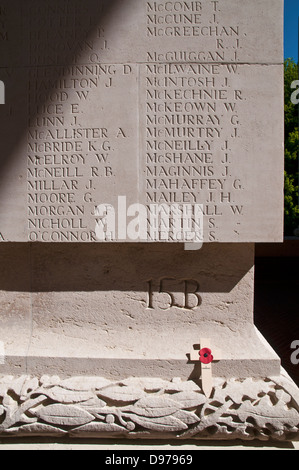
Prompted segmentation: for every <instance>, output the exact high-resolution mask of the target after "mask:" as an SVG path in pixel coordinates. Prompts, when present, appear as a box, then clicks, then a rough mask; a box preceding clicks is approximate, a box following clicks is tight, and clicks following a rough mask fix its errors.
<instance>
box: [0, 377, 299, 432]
mask: <svg viewBox="0 0 299 470" xmlns="http://www.w3.org/2000/svg"><path fill="white" fill-rule="evenodd" d="M214 380H215V387H214V389H213V392H212V395H211V397H210V398H207V397H205V395H204V394H203V393H202V390H201V388H200V386H199V385H198V384H197V383H195V382H193V381H181V380H180V379H179V378H176V379H173V380H171V381H168V380H163V379H159V378H128V379H125V380H121V381H110V380H107V379H105V378H102V377H73V378H69V379H60V378H59V377H49V376H43V377H41V378H37V377H31V376H22V377H12V376H5V377H4V376H2V377H0V436H1V437H20V436H22V437H24V436H26V437H28V436H40V437H45V436H50V437H54V436H55V437H57V436H58V437H59V436H61V437H67V438H70V437H71V438H120V437H123V438H129V439H138V438H142V439H147V438H148V439H153V438H154V439H157V438H158V439H179V440H182V439H209V440H211V439H238V438H239V439H242V440H252V439H260V440H270V439H272V440H273V439H274V440H286V441H296V440H299V391H298V388H297V387H296V385H295V384H294V383H293V382H292V380H291V379H290V378H289V377H288V375H287V374H286V373H285V372H284V371H283V370H282V372H281V376H279V377H270V378H265V379H252V378H247V379H229V380H225V379H219V378H217V379H214Z"/></svg>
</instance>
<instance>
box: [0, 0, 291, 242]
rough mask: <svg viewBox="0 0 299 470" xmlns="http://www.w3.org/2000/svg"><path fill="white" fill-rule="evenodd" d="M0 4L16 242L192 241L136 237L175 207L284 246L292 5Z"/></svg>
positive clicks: (3, 223)
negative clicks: (109, 217)
mask: <svg viewBox="0 0 299 470" xmlns="http://www.w3.org/2000/svg"><path fill="white" fill-rule="evenodd" d="M1 4H2V7H1V19H2V23H3V26H2V30H1V31H2V33H1V34H2V35H1V44H0V47H1V63H0V65H1V74H2V76H1V78H2V79H3V81H4V83H5V84H6V96H7V105H6V106H5V107H3V108H2V109H1V118H2V119H1V122H2V125H1V141H2V142H3V144H2V152H1V161H2V182H1V208H0V232H1V239H2V240H4V241H18V242H20V241H22V242H27V241H29V242H95V241H111V240H112V241H124V240H126V241H164V240H165V239H166V240H167V241H174V242H176V241H180V238H178V237H176V236H175V234H173V233H169V234H168V235H169V236H165V235H164V236H163V229H161V230H160V231H159V230H157V231H154V230H153V231H152V232H151V231H150V230H149V227H148V226H146V224H145V226H144V225H143V227H142V228H144V230H141V229H140V230H139V231H138V230H137V229H136V227H135V226H136V225H137V222H136V217H137V216H138V215H140V218H142V216H143V213H141V214H140V212H141V211H142V209H143V208H144V210H145V211H149V210H150V207H152V206H156V207H158V209H159V207H160V208H161V207H163V205H164V206H167V207H171V206H173V205H176V206H182V205H185V206H187V205H189V206H190V207H193V208H194V206H199V211H200V214H202V216H203V220H202V227H203V233H202V239H203V241H204V242H261V241H270V240H271V241H279V240H281V237H282V204H283V191H282V185H283V160H282V157H281V156H282V142H283V126H282V121H283V116H282V113H281V109H282V92H283V87H282V80H283V71H282V70H283V68H282V60H281V57H282V43H281V37H282V20H281V2H280V1H274V2H273V1H272V0H263V1H259V2H255V4H254V5H253V4H252V3H251V2H245V1H241V5H240V0H234V1H233V0H231V1H230V2H227V1H221V0H219V1H208V0H205V1H189V0H188V1H177V2H174V1H170V2H166V1H161V2H151V1H145V0H142V1H140V0H135V1H134V0H127V1H125V2H123V1H121V2H120V1H87V2H84V3H82V2H78V1H73V0H72V1H70V2H68V1H62V2H61V1H56V0H53V1H49V2H39V1H38V2H36V1H29V2H26V3H24V2H23V1H20V2H19V1H17V0H15V1H14V5H16V6H15V7H14V8H11V6H10V5H11V4H10V3H9V2H5V1H2V2H1ZM273 31H275V34H273ZM257 38H258V41H257ZM273 116H279V118H277V119H273ZM269 159H270V160H271V165H269ZM12 201H13V204H12ZM105 204H106V205H110V206H112V207H113V210H114V218H115V224H114V225H115V226H114V227H112V229H111V226H109V223H108V226H107V225H106V226H105V223H104V222H105V221H103V217H104V215H105V210H103V209H100V210H97V208H98V206H101V207H102V206H105ZM138 205H139V206H138ZM134 216H135V218H134ZM145 218H146V219H147V220H148V222H150V220H149V212H145ZM101 220H102V221H103V222H101ZM134 222H135V223H134ZM130 224H131V225H130ZM110 225H111V224H110ZM97 229H98V230H97ZM134 229H135V230H134Z"/></svg>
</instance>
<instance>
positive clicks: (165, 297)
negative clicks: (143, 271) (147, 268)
mask: <svg viewBox="0 0 299 470" xmlns="http://www.w3.org/2000/svg"><path fill="white" fill-rule="evenodd" d="M147 285H148V298H147V308H149V309H155V308H158V309H160V310H168V309H170V308H172V307H176V308H181V309H183V310H194V309H196V308H197V307H200V305H201V303H202V299H201V296H200V286H199V283H198V281H196V280H194V279H175V278H170V277H165V278H162V279H160V280H158V281H155V280H153V279H150V280H149V281H147Z"/></svg>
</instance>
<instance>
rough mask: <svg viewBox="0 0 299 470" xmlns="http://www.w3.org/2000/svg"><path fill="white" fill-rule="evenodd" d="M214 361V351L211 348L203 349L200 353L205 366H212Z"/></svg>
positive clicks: (200, 358)
mask: <svg viewBox="0 0 299 470" xmlns="http://www.w3.org/2000/svg"><path fill="white" fill-rule="evenodd" d="M213 359H214V358H213V356H212V351H211V350H210V349H209V348H203V349H201V350H200V351H199V360H200V362H202V363H203V364H210V363H211V362H212V361H213Z"/></svg>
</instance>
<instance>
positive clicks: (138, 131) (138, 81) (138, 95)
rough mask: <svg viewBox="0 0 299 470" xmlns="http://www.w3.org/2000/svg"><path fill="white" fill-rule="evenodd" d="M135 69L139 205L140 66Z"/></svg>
mask: <svg viewBox="0 0 299 470" xmlns="http://www.w3.org/2000/svg"><path fill="white" fill-rule="evenodd" d="M136 67H137V188H138V195H137V198H138V201H136V202H138V203H140V193H141V189H142V188H140V181H141V178H140V166H141V165H140V163H141V162H140V158H141V154H140V152H141V149H142V146H141V132H140V104H141V100H140V65H139V64H136Z"/></svg>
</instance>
